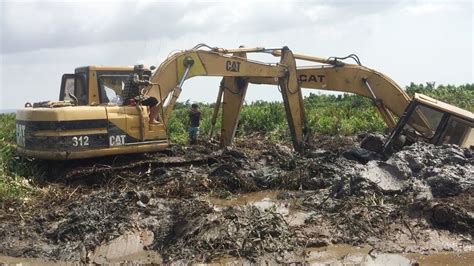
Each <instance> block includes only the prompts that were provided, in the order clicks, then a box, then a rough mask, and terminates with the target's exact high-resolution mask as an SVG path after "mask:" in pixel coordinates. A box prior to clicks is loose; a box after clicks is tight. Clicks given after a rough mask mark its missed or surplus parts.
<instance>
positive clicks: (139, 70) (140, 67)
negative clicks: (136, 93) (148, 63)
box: [133, 64, 145, 73]
mask: <svg viewBox="0 0 474 266" xmlns="http://www.w3.org/2000/svg"><path fill="white" fill-rule="evenodd" d="M133 71H134V72H135V73H143V71H145V66H144V65H143V64H139V65H134V66H133Z"/></svg>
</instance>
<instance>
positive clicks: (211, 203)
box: [0, 83, 474, 263]
mask: <svg viewBox="0 0 474 266" xmlns="http://www.w3.org/2000/svg"><path fill="white" fill-rule="evenodd" d="M406 91H407V93H409V94H410V95H413V94H414V93H415V92H421V93H424V94H427V95H429V96H432V97H435V98H437V99H440V100H443V101H446V102H448V103H452V104H454V105H457V106H459V107H461V108H465V109H467V110H470V111H471V112H472V111H474V84H466V85H463V86H450V85H448V86H442V85H440V86H435V84H432V83H427V84H411V85H410V86H408V87H407V88H406ZM189 108H190V103H189V102H186V103H178V104H177V106H176V108H175V110H174V111H173V114H172V117H171V118H170V121H169V124H168V130H169V133H170V137H171V140H172V142H173V143H174V144H175V145H174V146H173V147H172V148H171V149H170V151H169V153H170V154H171V156H181V157H185V158H190V159H192V160H194V161H195V162H196V163H194V164H193V165H178V166H176V167H170V168H167V167H163V165H161V164H159V163H157V162H158V161H160V160H162V159H163V158H164V157H166V156H167V155H163V154H150V155H139V156H138V155H137V156H134V158H133V160H130V158H126V157H124V156H118V157H117V158H114V159H111V158H106V159H98V160H89V161H85V162H82V163H83V164H82V165H81V167H77V165H73V164H69V165H68V164H54V163H51V162H42V161H36V160H32V159H24V158H20V157H18V156H17V155H16V154H15V146H14V142H15V121H14V120H15V116H14V115H13V114H7V115H0V119H1V120H0V121H1V123H2V127H1V130H0V144H1V154H0V175H1V176H2V178H0V223H1V225H0V238H2V239H4V241H3V243H1V244H0V254H3V255H6V256H10V257H23V258H39V259H40V260H41V261H40V262H44V261H50V260H56V261H58V260H59V261H75V262H87V263H90V262H97V263H103V262H113V260H108V259H107V258H109V259H112V258H113V256H112V255H111V254H109V253H107V252H108V251H106V250H107V249H108V248H109V249H111V248H112V247H113V248H115V249H117V250H120V249H121V248H123V246H124V245H125V246H126V245H129V246H130V245H131V246H135V247H138V249H141V250H143V248H144V247H146V248H147V250H148V251H147V252H146V254H145V255H144V254H141V253H139V252H138V253H137V254H139V255H136V254H135V253H134V254H133V257H131V258H129V259H130V260H134V261H142V262H163V261H164V262H177V261H178V262H202V261H204V262H209V261H216V260H217V262H221V261H220V260H222V259H225V258H229V256H230V258H232V259H239V258H242V259H244V260H245V261H249V262H264V261H269V262H280V263H288V262H301V261H305V260H306V259H307V258H306V255H307V254H306V253H308V254H310V253H311V251H312V249H317V248H321V247H327V246H331V245H334V244H335V245H343V244H344V245H350V246H360V247H367V246H370V247H371V248H373V249H375V250H377V251H379V252H390V253H410V252H411V253H416V254H419V253H433V252H439V251H456V249H459V246H460V245H461V246H462V248H461V250H459V251H463V252H465V253H463V254H464V255H465V256H467V257H468V259H472V258H473V256H474V253H472V250H473V249H474V248H473V244H472V243H473V242H472V237H473V236H474V227H473V226H472V224H474V218H473V216H472V211H473V210H474V204H473V202H472V196H473V195H474V194H473V193H474V180H473V178H474V177H473V173H474V170H473V169H474V161H473V160H474V159H473V156H472V153H473V151H472V149H461V148H459V147H451V146H449V147H434V146H431V145H421V144H420V145H418V144H417V145H414V146H413V147H410V148H408V149H407V150H404V151H401V152H399V153H397V154H395V155H394V157H393V158H391V159H390V160H389V161H387V162H382V161H380V162H379V161H372V162H369V163H367V164H364V163H360V162H357V161H354V160H350V159H348V158H347V153H346V151H347V150H348V149H349V148H353V147H356V146H357V145H358V144H359V141H360V139H361V137H362V136H364V135H366V134H367V133H383V132H384V130H385V124H384V123H383V121H382V120H381V118H380V117H379V115H378V113H377V111H376V109H375V108H374V107H373V105H372V103H371V102H370V100H368V99H365V98H362V97H359V96H354V95H339V96H334V95H317V94H312V95H310V96H309V97H307V98H305V108H306V114H307V119H308V124H309V127H310V129H311V132H312V133H313V150H312V151H311V152H310V153H309V154H307V155H305V156H300V155H297V154H294V153H293V152H292V151H291V148H290V147H291V146H290V141H289V133H288V129H287V124H286V121H285V114H284V110H283V105H282V104H281V103H278V102H254V103H249V104H245V106H244V108H243V110H242V114H241V119H240V122H239V126H238V130H237V134H236V136H237V139H236V144H235V145H234V146H233V147H231V148H227V149H219V148H218V147H217V145H215V144H214V143H213V142H211V141H208V139H207V138H208V134H209V130H210V127H211V125H210V118H211V113H212V109H213V105H212V104H200V108H201V112H202V113H203V121H202V125H201V128H200V130H201V139H200V143H199V145H196V146H194V147H187V146H186V145H185V144H186V142H187V133H186V131H187V130H186V127H187V126H186V125H187V112H188V110H189ZM218 121H219V120H218ZM217 128H219V122H218V124H217ZM414 162H416V164H414ZM394 173H395V175H396V176H397V177H398V178H399V180H397V182H395V183H390V184H387V185H386V186H385V185H383V182H382V183H380V182H379V181H380V180H379V181H377V180H373V178H380V177H382V178H383V177H385V176H388V175H393V174H394ZM446 217H449V218H446ZM144 235H145V236H149V238H150V239H148V238H147V237H144ZM435 235H436V237H434V236H435ZM123 238H126V239H128V240H126V241H125V240H123ZM135 238H137V239H138V240H136V241H135V240H133V239H135ZM130 239H132V240H130ZM147 239H148V240H147ZM124 241H125V242H124ZM127 241H132V242H133V241H135V242H136V243H135V242H133V243H132V244H130V243H129V242H127ZM32 245H33V247H32ZM104 250H105V251H104ZM369 251H370V249H368V250H367V251H366V252H369ZM305 252H306V253H305ZM370 252H371V251H370ZM370 252H369V253H370ZM275 254H279V257H275V256H274V255H275ZM305 254H306V255H305ZM155 255H156V256H158V258H156V260H154V259H153V258H150V256H151V257H153V256H155ZM10 257H9V258H10ZM114 258H115V259H117V261H127V259H123V258H118V257H114ZM275 258H276V259H275ZM305 258H306V259H305ZM0 261H2V257H1V255H0ZM379 263H380V261H379Z"/></svg>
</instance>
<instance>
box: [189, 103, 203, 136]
mask: <svg viewBox="0 0 474 266" xmlns="http://www.w3.org/2000/svg"><path fill="white" fill-rule="evenodd" d="M200 120H201V112H200V111H199V106H198V105H197V104H195V103H193V104H192V105H191V111H190V112H189V144H191V145H193V144H196V143H197V136H198V134H199V122H200Z"/></svg>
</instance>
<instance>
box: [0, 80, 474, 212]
mask: <svg viewBox="0 0 474 266" xmlns="http://www.w3.org/2000/svg"><path fill="white" fill-rule="evenodd" d="M406 91H407V93H408V94H409V95H413V94H414V93H415V92H419V93H423V94H426V95H429V96H432V97H434V98H437V99H439V100H442V101H445V102H448V103H451V104H454V105H457V106H459V107H461V108H465V109H467V110H469V111H471V112H474V84H466V85H461V86H453V85H440V86H435V84H434V83H427V84H414V83H412V84H410V86H407V88H406ZM304 104H305V111H306V116H307V122H308V126H309V128H310V129H311V131H312V132H313V133H320V134H330V135H353V134H357V133H360V132H364V131H371V132H382V131H383V130H384V129H385V123H384V122H383V120H382V119H381V117H380V115H379V114H378V112H377V110H376V108H375V107H374V106H373V105H372V103H371V101H370V100H369V99H366V98H363V97H360V96H357V95H349V94H345V95H338V96H335V95H317V94H311V95H310V96H309V97H306V98H305V99H304ZM190 107H191V104H190V102H189V101H187V102H184V103H178V104H177V105H176V107H175V109H174V110H173V112H172V114H171V117H170V120H169V122H168V125H167V126H168V127H167V128H168V133H169V134H168V135H169V136H170V139H171V141H172V142H173V143H177V144H185V143H186V142H187V123H188V112H189V109H190ZM213 108H214V105H213V104H200V109H201V112H202V117H203V119H202V122H201V127H200V130H201V135H202V136H203V135H204V136H208V134H209V131H210V128H211V116H212V111H213ZM220 115H221V114H219V117H218V119H217V125H216V129H215V131H214V132H216V133H219V129H220V123H221V121H220ZM0 122H1V127H0V147H1V150H0V207H2V206H4V203H5V202H11V201H17V202H20V203H24V202H26V201H27V200H28V198H29V197H30V195H31V194H32V193H33V192H34V191H35V189H36V187H35V185H34V184H35V181H37V180H39V179H40V178H41V177H42V175H43V173H42V171H41V170H40V167H39V166H38V165H37V164H36V163H35V162H34V161H29V160H27V159H23V158H20V157H18V156H17V155H16V154H15V115H14V114H3V115H0ZM255 132H259V133H261V134H265V135H266V136H268V137H270V138H271V139H273V140H284V141H289V139H290V136H289V130H288V125H287V122H286V119H285V111H284V107H283V104H282V103H281V102H264V101H257V102H254V103H251V104H245V105H244V107H243V109H242V112H241V116H240V122H239V125H238V128H237V132H236V135H237V136H245V135H248V134H251V133H255Z"/></svg>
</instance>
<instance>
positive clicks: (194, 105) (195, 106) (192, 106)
mask: <svg viewBox="0 0 474 266" xmlns="http://www.w3.org/2000/svg"><path fill="white" fill-rule="evenodd" d="M191 109H192V110H193V111H197V110H198V109H199V106H198V105H197V104H196V103H193V104H191Z"/></svg>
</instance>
